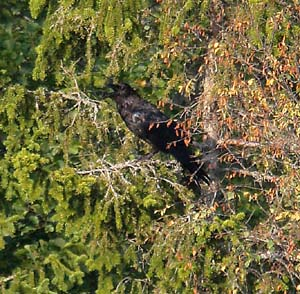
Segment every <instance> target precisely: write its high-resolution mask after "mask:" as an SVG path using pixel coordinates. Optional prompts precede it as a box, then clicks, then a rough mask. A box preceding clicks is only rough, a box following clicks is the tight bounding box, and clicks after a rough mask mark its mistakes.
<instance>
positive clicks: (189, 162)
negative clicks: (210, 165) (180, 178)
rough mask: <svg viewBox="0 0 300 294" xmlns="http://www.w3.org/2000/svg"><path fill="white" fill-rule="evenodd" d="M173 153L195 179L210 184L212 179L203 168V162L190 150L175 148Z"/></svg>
mask: <svg viewBox="0 0 300 294" xmlns="http://www.w3.org/2000/svg"><path fill="white" fill-rule="evenodd" d="M171 153H172V155H173V156H174V157H175V158H176V159H177V160H178V161H179V162H180V163H181V165H182V167H183V168H184V169H187V170H188V171H189V172H190V173H191V175H192V178H193V179H195V180H196V181H203V182H205V183H206V184H208V185H209V184H210V181H211V180H210V178H209V176H208V174H207V173H206V172H205V170H204V169H203V164H202V163H199V162H197V161H196V160H195V159H194V158H193V156H192V154H191V153H190V152H188V150H186V149H183V150H180V149H176V148H174V149H173V150H172V152H171Z"/></svg>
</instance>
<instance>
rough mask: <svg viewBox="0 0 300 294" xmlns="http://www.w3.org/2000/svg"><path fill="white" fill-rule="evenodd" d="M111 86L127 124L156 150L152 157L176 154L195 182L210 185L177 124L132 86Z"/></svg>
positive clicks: (113, 96)
mask: <svg viewBox="0 0 300 294" xmlns="http://www.w3.org/2000/svg"><path fill="white" fill-rule="evenodd" d="M108 86H109V87H110V88H111V89H113V90H114V92H113V93H112V94H111V97H112V98H113V99H114V100H115V102H116V104H117V108H118V111H119V113H120V115H121V117H122V119H123V120H124V122H125V124H126V125H127V127H128V128H129V130H131V131H132V132H133V133H134V134H135V135H136V136H138V137H139V138H141V139H142V140H144V141H146V142H148V143H149V144H151V145H152V146H153V151H154V152H152V154H154V153H156V152H158V151H162V152H164V153H168V154H172V155H173V156H174V157H175V158H176V160H177V161H179V162H180V163H181V165H182V166H183V168H184V169H187V170H188V171H189V172H190V173H191V175H192V178H193V179H195V180H196V181H197V182H198V181H199V180H202V181H204V182H206V183H207V184H209V181H210V179H209V177H208V175H207V174H206V172H205V171H204V170H203V168H202V164H201V163H199V162H197V161H195V160H194V159H193V154H192V152H191V151H190V149H189V148H188V146H187V145H188V144H186V142H184V138H183V137H182V136H181V133H182V132H181V130H180V129H179V128H178V124H177V123H176V122H174V121H172V120H170V118H169V117H167V116H166V115H165V114H164V113H162V112H161V111H160V110H159V109H157V107H155V106H154V105H153V104H151V103H149V102H148V101H146V100H144V99H142V98H141V97H140V96H139V95H138V93H137V92H136V91H135V90H134V89H133V88H132V87H131V86H129V85H127V84H123V83H121V84H109V85H108Z"/></svg>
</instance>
